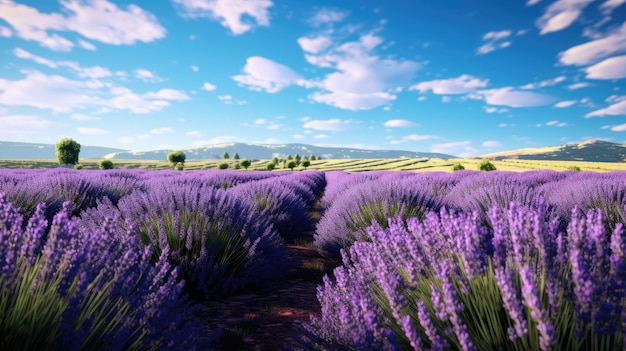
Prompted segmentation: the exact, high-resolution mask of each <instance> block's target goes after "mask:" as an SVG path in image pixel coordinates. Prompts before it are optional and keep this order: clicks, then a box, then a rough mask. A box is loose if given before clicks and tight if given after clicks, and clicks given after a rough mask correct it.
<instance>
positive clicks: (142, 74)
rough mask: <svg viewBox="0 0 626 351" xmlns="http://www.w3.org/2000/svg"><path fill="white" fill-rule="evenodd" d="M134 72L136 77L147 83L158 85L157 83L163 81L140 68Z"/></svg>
mask: <svg viewBox="0 0 626 351" xmlns="http://www.w3.org/2000/svg"><path fill="white" fill-rule="evenodd" d="M133 72H134V73H135V77H137V78H139V79H140V80H142V81H144V82H146V83H156V82H160V81H162V80H163V79H161V78H159V77H158V76H157V75H156V74H154V73H152V72H150V71H148V70H147V69H143V68H138V69H136V70H134V71H133Z"/></svg>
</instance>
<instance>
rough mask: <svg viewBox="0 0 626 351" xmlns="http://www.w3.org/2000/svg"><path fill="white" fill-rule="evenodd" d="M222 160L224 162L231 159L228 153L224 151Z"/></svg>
mask: <svg viewBox="0 0 626 351" xmlns="http://www.w3.org/2000/svg"><path fill="white" fill-rule="evenodd" d="M222 158H223V159H224V160H228V159H229V158H230V155H229V154H228V151H224V153H223V154H222Z"/></svg>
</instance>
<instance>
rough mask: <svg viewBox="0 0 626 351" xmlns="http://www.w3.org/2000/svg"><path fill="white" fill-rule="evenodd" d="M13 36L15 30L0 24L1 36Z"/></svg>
mask: <svg viewBox="0 0 626 351" xmlns="http://www.w3.org/2000/svg"><path fill="white" fill-rule="evenodd" d="M12 36H13V31H12V30H10V29H9V28H7V27H5V26H0V37H5V38H10V37H12Z"/></svg>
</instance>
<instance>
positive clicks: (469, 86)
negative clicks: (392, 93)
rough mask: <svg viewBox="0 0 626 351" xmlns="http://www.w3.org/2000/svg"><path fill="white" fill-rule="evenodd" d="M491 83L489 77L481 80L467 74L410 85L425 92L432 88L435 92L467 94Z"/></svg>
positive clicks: (413, 88)
mask: <svg viewBox="0 0 626 351" xmlns="http://www.w3.org/2000/svg"><path fill="white" fill-rule="evenodd" d="M488 83H489V80H488V79H485V80H481V79H479V78H476V77H472V76H470V75H467V74H463V75H461V76H460V77H458V78H451V79H437V80H431V81H427V82H421V83H418V84H415V85H413V86H411V87H409V90H418V91H419V92H420V93H425V92H427V91H429V90H431V91H432V92H433V93H435V94H466V93H469V92H472V91H475V90H476V89H477V88H484V87H486V86H487V84H488Z"/></svg>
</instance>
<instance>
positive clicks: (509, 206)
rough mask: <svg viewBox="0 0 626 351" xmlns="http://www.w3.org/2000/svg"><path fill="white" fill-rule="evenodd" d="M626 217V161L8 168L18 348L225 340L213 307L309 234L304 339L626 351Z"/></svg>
mask: <svg viewBox="0 0 626 351" xmlns="http://www.w3.org/2000/svg"><path fill="white" fill-rule="evenodd" d="M314 207H315V208H321V210H322V213H323V214H322V216H321V218H319V220H317V219H316V218H314V217H313V216H312V211H313V209H314ZM625 223H626V173H625V172H608V173H594V172H574V171H563V172H556V171H529V172H520V173H517V172H506V171H493V172H477V171H457V172H453V173H446V172H430V173H413V172H390V171H372V172H361V173H348V172H344V171H328V172H321V171H300V172H262V171H247V172H244V171H241V172H239V171H218V170H205V171H185V172H178V171H147V170H109V171H95V170H94V171H91V170H84V171H75V170H69V169H47V170H24V169H15V170H2V171H0V241H1V242H0V311H3V312H2V313H1V314H0V342H2V348H6V349H11V350H37V349H42V348H41V345H46V346H47V347H46V348H45V349H48V350H49V349H58V350H105V349H106V350H160V349H168V350H169V349H181V350H193V349H211V348H218V346H216V345H218V344H216V343H213V341H215V340H217V339H218V338H219V334H220V331H219V330H214V331H212V333H211V334H210V335H205V334H206V331H204V330H202V329H201V328H200V327H199V325H200V321H199V320H197V314H195V313H194V311H195V306H196V305H197V303H199V301H209V300H213V299H218V298H229V297H232V296H236V295H238V294H241V293H245V292H249V291H257V290H264V291H267V290H270V291H271V289H273V287H274V286H276V284H280V283H281V282H284V281H285V279H286V275H287V271H288V270H289V268H290V264H291V261H290V260H289V259H288V257H287V246H288V245H290V244H293V243H302V242H303V241H305V240H309V241H310V244H311V245H314V246H315V247H316V248H317V250H318V251H319V252H320V253H321V254H322V255H324V256H325V257H327V258H329V259H334V260H336V262H337V263H338V266H337V268H335V270H334V271H333V274H330V275H328V276H325V277H324V279H323V281H322V283H321V284H320V285H319V286H318V288H317V298H318V301H319V304H320V305H321V311H320V314H319V316H312V317H311V320H310V322H309V323H308V324H306V325H305V326H304V327H303V328H302V330H301V332H300V334H299V335H295V336H294V338H296V339H298V341H299V343H300V345H301V348H302V349H303V350H413V349H414V350H622V349H624V348H625V347H626V343H625V341H624V338H625V335H626V334H625V332H626V231H625V230H624V224H625ZM200 340H202V342H200Z"/></svg>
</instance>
